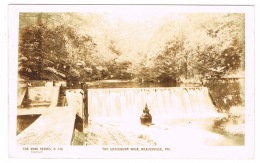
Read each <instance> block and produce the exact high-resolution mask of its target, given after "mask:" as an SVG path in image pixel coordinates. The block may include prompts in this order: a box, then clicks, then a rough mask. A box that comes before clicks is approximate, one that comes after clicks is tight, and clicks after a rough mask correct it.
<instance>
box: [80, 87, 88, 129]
mask: <svg viewBox="0 0 260 163" xmlns="http://www.w3.org/2000/svg"><path fill="white" fill-rule="evenodd" d="M81 89H82V90H83V91H84V97H83V102H84V108H83V117H82V118H83V126H84V128H87V127H88V86H87V85H85V84H84V83H81Z"/></svg>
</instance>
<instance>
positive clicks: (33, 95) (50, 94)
mask: <svg viewBox="0 0 260 163" xmlns="http://www.w3.org/2000/svg"><path fill="white" fill-rule="evenodd" d="M58 96H59V87H28V101H29V105H30V106H44V105H47V106H51V105H52V106H56V104H57V101H58Z"/></svg>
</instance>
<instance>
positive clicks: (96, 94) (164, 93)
mask: <svg viewBox="0 0 260 163" xmlns="http://www.w3.org/2000/svg"><path fill="white" fill-rule="evenodd" d="M146 104H147V106H148V108H149V110H150V113H151V115H152V116H153V117H164V118H167V117H169V118H173V117H181V116H192V117H194V116H203V117H204V116H214V115H215V114H217V111H216V109H215V106H214V105H213V103H212V101H211V98H210V96H209V92H208V88H206V87H157V88H109V89H88V113H89V118H90V119H91V118H102V119H104V118H121V119H125V120H131V119H132V117H135V118H139V117H140V115H141V114H142V112H143V109H144V107H145V105H146Z"/></svg>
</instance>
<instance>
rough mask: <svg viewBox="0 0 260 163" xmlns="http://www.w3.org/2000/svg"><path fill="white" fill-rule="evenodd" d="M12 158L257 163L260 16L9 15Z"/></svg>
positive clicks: (183, 9)
mask: <svg viewBox="0 0 260 163" xmlns="http://www.w3.org/2000/svg"><path fill="white" fill-rule="evenodd" d="M8 19H9V27H8V28H9V99H10V101H9V157H12V158H211V159H212V158H213V159H214V158H215V159H216V158H235V159H242V158H247V159H249V158H253V157H254V143H255V142H254V7H253V6H183V5H181V6H178V5H9V17H8Z"/></svg>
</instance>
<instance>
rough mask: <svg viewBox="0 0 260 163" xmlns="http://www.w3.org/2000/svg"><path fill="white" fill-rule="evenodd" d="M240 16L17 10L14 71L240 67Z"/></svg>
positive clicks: (76, 73) (184, 73) (145, 75)
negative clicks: (16, 65)
mask: <svg viewBox="0 0 260 163" xmlns="http://www.w3.org/2000/svg"><path fill="white" fill-rule="evenodd" d="M244 23H245V16H244V14H238V13H234V14H231V13H187V14H185V13H182V14H176V13H168V14H165V15H163V16H162V15H160V16H159V15H158V16H156V15H151V16H150V17H146V18H144V19H135V17H131V19H129V18H128V19H127V18H125V17H124V16H123V15H116V14H112V13H20V15H19V53H18V54H19V55H18V56H19V58H18V59H19V69H18V73H19V77H20V78H23V79H26V80H66V81H73V82H85V81H94V80H103V79H104V80H106V79H123V80H137V81H146V82H185V81H188V80H190V81H194V82H199V81H200V80H202V79H203V78H206V77H210V78H221V77H225V76H227V75H232V74H237V73H241V72H244V58H245V24H244Z"/></svg>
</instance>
